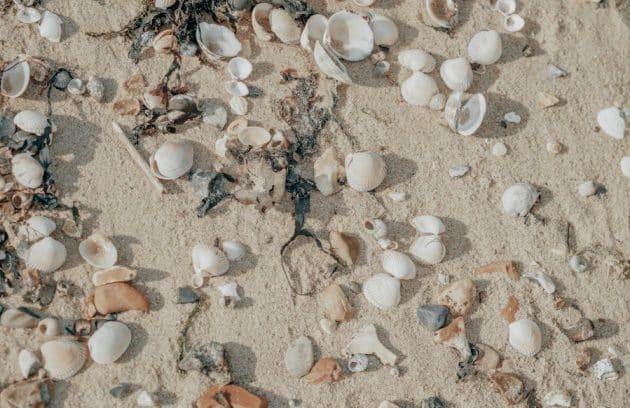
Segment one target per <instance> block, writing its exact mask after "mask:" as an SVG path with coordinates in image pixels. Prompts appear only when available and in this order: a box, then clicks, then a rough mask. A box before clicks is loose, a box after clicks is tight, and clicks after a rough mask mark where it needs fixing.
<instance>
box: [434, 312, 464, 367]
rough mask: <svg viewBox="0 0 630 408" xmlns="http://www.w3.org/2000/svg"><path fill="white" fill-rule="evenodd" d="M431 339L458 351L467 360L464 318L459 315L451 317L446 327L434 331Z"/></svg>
mask: <svg viewBox="0 0 630 408" xmlns="http://www.w3.org/2000/svg"><path fill="white" fill-rule="evenodd" d="M433 340H434V341H435V342H436V343H439V344H442V345H444V346H446V347H451V348H454V349H455V350H457V351H459V354H460V355H461V357H462V359H463V360H464V361H466V360H468V358H469V357H470V355H471V351H470V344H469V343H468V338H467V337H466V328H465V325H464V318H463V317H461V316H460V317H457V318H455V319H453V321H452V322H450V323H449V324H448V325H447V326H446V327H443V328H441V329H440V330H438V331H436V332H435V334H434V335H433Z"/></svg>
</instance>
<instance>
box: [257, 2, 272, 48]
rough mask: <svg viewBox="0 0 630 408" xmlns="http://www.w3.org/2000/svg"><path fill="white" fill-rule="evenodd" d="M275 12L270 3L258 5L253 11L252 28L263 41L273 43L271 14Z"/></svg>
mask: <svg viewBox="0 0 630 408" xmlns="http://www.w3.org/2000/svg"><path fill="white" fill-rule="evenodd" d="M271 10H273V5H272V4H270V3H258V4H257V5H256V7H254V8H253V10H252V28H253V29H254V34H256V37H257V38H258V39H259V40H261V41H271V40H272V39H273V34H272V33H271V25H270V23H269V13H270V12H271Z"/></svg>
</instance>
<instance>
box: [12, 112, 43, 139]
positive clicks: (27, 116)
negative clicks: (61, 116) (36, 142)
mask: <svg viewBox="0 0 630 408" xmlns="http://www.w3.org/2000/svg"><path fill="white" fill-rule="evenodd" d="M13 123H15V126H17V127H18V128H20V129H22V130H23V131H25V132H28V133H34V134H36V135H37V136H41V135H43V134H44V131H46V127H48V117H47V116H46V115H44V114H43V113H41V112H37V111H31V110H24V111H21V112H18V114H17V115H15V117H14V118H13Z"/></svg>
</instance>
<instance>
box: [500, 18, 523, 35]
mask: <svg viewBox="0 0 630 408" xmlns="http://www.w3.org/2000/svg"><path fill="white" fill-rule="evenodd" d="M523 27H525V19H523V17H521V16H519V15H518V14H510V15H509V16H506V17H505V20H503V28H504V29H505V31H507V32H510V33H516V32H518V31H521V30H522V29H523Z"/></svg>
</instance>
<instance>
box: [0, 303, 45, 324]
mask: <svg viewBox="0 0 630 408" xmlns="http://www.w3.org/2000/svg"><path fill="white" fill-rule="evenodd" d="M37 323H38V320H37V319H36V318H35V317H33V316H31V315H30V314H28V313H26V312H24V311H22V310H20V309H14V308H11V309H7V310H5V311H4V312H3V313H2V314H1V315H0V325H2V326H4V327H10V328H13V329H31V328H33V327H36V326H37Z"/></svg>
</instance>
